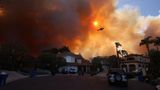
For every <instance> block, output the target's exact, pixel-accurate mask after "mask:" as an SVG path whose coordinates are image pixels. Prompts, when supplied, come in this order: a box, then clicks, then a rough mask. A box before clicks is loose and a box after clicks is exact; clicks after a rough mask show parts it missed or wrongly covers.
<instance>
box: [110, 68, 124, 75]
mask: <svg viewBox="0 0 160 90" xmlns="http://www.w3.org/2000/svg"><path fill="white" fill-rule="evenodd" d="M109 73H112V74H115V73H120V74H123V73H124V71H123V70H121V69H110V71H109Z"/></svg>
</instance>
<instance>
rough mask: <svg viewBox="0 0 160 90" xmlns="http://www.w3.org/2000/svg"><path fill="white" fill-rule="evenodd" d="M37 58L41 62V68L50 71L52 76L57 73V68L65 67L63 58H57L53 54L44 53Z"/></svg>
mask: <svg viewBox="0 0 160 90" xmlns="http://www.w3.org/2000/svg"><path fill="white" fill-rule="evenodd" d="M38 58H39V60H40V61H41V67H42V68H45V69H48V70H50V71H51V73H52V75H54V74H55V73H56V72H57V71H58V68H59V67H61V66H65V65H66V61H65V59H64V58H63V57H57V55H56V54H53V53H48V52H45V53H42V54H41V55H40V56H39V57H38Z"/></svg>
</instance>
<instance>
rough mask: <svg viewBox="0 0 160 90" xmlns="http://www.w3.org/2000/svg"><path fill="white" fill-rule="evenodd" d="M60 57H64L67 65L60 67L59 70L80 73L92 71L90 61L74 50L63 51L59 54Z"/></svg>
mask: <svg viewBox="0 0 160 90" xmlns="http://www.w3.org/2000/svg"><path fill="white" fill-rule="evenodd" d="M57 55H58V56H60V57H63V58H64V59H65V60H66V62H67V65H66V66H63V67H60V68H59V72H65V73H78V72H80V71H82V72H86V73H87V72H90V65H91V64H90V62H89V61H87V60H85V59H84V58H83V57H82V56H81V55H80V54H78V55H76V54H74V53H72V52H63V53H58V54H57Z"/></svg>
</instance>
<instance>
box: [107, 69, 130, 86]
mask: <svg viewBox="0 0 160 90" xmlns="http://www.w3.org/2000/svg"><path fill="white" fill-rule="evenodd" d="M107 77H108V83H109V84H110V85H121V86H125V87H127V86H128V77H127V74H126V73H125V72H124V71H123V70H121V69H119V68H114V69H110V70H109V72H108V74H107Z"/></svg>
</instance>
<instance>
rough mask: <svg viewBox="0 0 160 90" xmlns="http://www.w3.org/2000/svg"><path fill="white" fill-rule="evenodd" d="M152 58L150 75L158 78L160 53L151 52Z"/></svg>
mask: <svg viewBox="0 0 160 90" xmlns="http://www.w3.org/2000/svg"><path fill="white" fill-rule="evenodd" d="M149 56H150V73H151V74H152V76H153V77H155V78H156V77H158V76H159V74H160V51H157V50H151V51H150V52H149Z"/></svg>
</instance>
